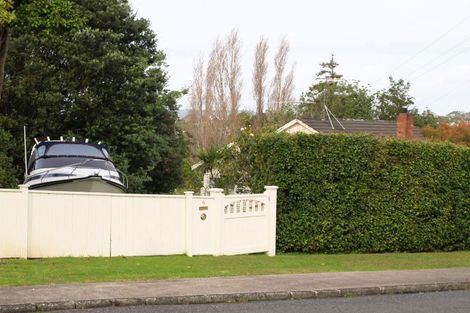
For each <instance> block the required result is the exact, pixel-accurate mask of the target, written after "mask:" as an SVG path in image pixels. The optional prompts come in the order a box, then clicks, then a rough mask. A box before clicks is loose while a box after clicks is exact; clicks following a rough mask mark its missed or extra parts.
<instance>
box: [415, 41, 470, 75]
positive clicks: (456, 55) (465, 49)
mask: <svg viewBox="0 0 470 313" xmlns="http://www.w3.org/2000/svg"><path fill="white" fill-rule="evenodd" d="M469 49H470V47H466V48H464V49H463V50H461V51H459V52H458V53H456V54H454V55H452V56H450V57H449V58H447V59H445V60H444V61H443V62H441V63H438V64H437V65H435V66H433V67H431V68H430V69H428V70H426V71H424V72H423V73H421V74H419V75H418V76H416V77H413V78H410V79H409V81H412V82H415V81H416V80H418V79H419V78H421V77H423V76H424V75H426V74H428V73H429V72H432V71H434V70H435V69H437V68H439V67H441V66H442V65H444V64H446V63H448V62H450V61H451V60H452V59H454V58H456V57H458V56H459V55H461V54H462V53H464V52H467V51H468V50H469Z"/></svg>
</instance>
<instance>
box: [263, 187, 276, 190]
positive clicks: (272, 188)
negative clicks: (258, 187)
mask: <svg viewBox="0 0 470 313" xmlns="http://www.w3.org/2000/svg"><path fill="white" fill-rule="evenodd" d="M277 189H279V187H278V186H264V190H277Z"/></svg>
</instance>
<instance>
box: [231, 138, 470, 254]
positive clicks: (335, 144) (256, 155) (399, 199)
mask: <svg viewBox="0 0 470 313" xmlns="http://www.w3.org/2000/svg"><path fill="white" fill-rule="evenodd" d="M226 161H227V162H228V163H229V165H227V167H228V168H231V169H232V172H231V174H232V175H233V168H237V173H241V174H240V175H242V174H243V173H245V174H243V175H245V176H248V177H245V179H244V180H243V181H245V182H247V184H248V185H249V186H250V187H251V188H252V189H253V191H257V192H260V191H262V190H263V186H264V185H277V186H279V191H278V192H279V193H278V225H277V246H278V249H279V250H280V251H286V252H287V251H296V252H326V253H336V252H353V251H357V252H392V251H409V252H415V251H434V250H459V249H468V248H470V239H469V238H470V197H469V195H470V149H469V148H466V147H464V146H457V145H453V144H450V143H429V142H421V141H402V140H397V139H389V140H383V139H379V138H374V137H370V136H367V135H337V134H335V135H304V134H298V135H293V136H292V135H287V134H270V135H263V136H259V137H254V138H250V137H249V136H244V137H243V136H242V138H241V140H239V143H238V145H237V150H236V151H235V150H232V152H231V154H230V155H229V156H228V157H226Z"/></svg>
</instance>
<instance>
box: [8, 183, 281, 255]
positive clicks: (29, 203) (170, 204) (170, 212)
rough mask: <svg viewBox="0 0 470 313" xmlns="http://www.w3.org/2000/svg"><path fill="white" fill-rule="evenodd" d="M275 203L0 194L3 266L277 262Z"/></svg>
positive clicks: (217, 192) (269, 198)
mask: <svg viewBox="0 0 470 313" xmlns="http://www.w3.org/2000/svg"><path fill="white" fill-rule="evenodd" d="M276 198H277V187H275V186H266V187H265V192H264V193H263V194H247V195H231V196H225V195H224V194H223V190H222V189H211V190H210V195H209V196H207V197H202V196H194V195H193V193H192V192H186V193H185V195H184V196H169V195H136V194H105V193H75V192H58V191H32V190H28V186H23V185H21V186H20V189H18V190H16V189H0V258H6V257H22V258H28V257H29V258H39V257H58V256H137V255H170V254H187V255H189V256H192V255H233V254H243V253H255V252H266V253H267V254H268V255H275V253H276V246H275V243H276Z"/></svg>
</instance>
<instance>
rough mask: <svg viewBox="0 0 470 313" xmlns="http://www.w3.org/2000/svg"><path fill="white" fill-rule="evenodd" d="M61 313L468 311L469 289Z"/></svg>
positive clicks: (424, 312) (388, 312)
mask: <svg viewBox="0 0 470 313" xmlns="http://www.w3.org/2000/svg"><path fill="white" fill-rule="evenodd" d="M58 312H61V313H160V312H162V313H163V312H165V313H180V312H181V313H182V312H194V313H199V312H200V313H206V312H207V313H212V312H227V313H230V312H240V313H248V312H262V313H278V312H279V313H285V312H289V313H304V312H305V313H307V312H309V313H313V312H321V313H343V312H344V313H346V312H347V313H382V312H384V313H385V312H386V313H405V312H406V313H408V312H410V313H421V312H423V313H434V312H435V313H469V312H470V291H453V292H431V293H422V294H404V295H384V296H368V297H352V298H328V299H313V300H293V301H265V302H249V303H237V304H198V305H194V304H193V305H159V306H135V307H118V308H100V309H88V310H70V311H58Z"/></svg>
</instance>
